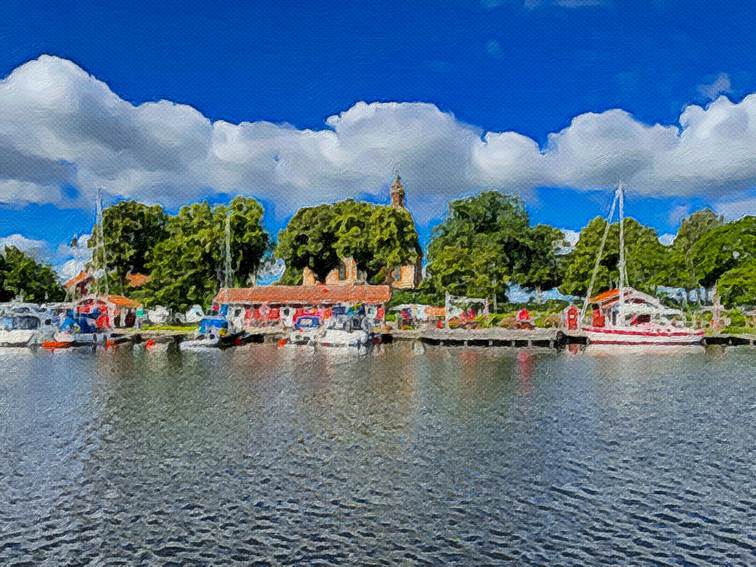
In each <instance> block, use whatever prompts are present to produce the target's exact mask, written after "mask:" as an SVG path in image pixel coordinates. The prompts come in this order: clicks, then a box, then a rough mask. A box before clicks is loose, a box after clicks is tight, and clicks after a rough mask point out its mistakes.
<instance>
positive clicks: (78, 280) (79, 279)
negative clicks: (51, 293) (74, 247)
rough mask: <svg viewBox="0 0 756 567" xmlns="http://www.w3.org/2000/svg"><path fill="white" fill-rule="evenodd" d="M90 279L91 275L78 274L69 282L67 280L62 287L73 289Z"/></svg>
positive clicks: (85, 273)
mask: <svg viewBox="0 0 756 567" xmlns="http://www.w3.org/2000/svg"><path fill="white" fill-rule="evenodd" d="M91 279H92V274H88V273H87V272H83V271H82V272H79V273H78V274H76V275H75V276H74V277H72V278H71V279H70V280H68V281H67V282H66V283H64V284H63V287H66V288H68V287H74V286H77V285H79V284H82V283H84V282H86V281H88V280H91Z"/></svg>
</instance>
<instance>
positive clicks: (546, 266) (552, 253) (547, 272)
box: [515, 224, 567, 302]
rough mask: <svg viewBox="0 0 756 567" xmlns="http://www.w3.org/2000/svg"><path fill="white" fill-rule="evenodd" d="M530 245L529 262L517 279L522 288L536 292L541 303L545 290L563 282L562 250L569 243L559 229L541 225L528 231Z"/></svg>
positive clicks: (537, 299)
mask: <svg viewBox="0 0 756 567" xmlns="http://www.w3.org/2000/svg"><path fill="white" fill-rule="evenodd" d="M528 245H529V247H530V251H529V254H528V262H527V264H526V266H525V268H524V270H522V271H521V273H519V274H517V275H516V276H515V278H516V280H517V283H519V284H520V285H521V286H522V287H524V288H526V289H532V290H534V291H535V295H536V301H538V302H540V299H541V292H542V291H543V290H546V289H551V288H554V287H557V286H558V285H559V284H560V283H561V282H562V270H563V267H564V266H563V264H564V262H563V259H564V256H563V255H562V250H564V248H565V247H566V246H567V242H566V240H565V238H564V233H563V232H562V231H561V230H559V229H558V228H554V227H553V226H548V225H545V224H539V225H537V226H534V227H533V228H532V229H530V231H528Z"/></svg>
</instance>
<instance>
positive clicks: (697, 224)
mask: <svg viewBox="0 0 756 567" xmlns="http://www.w3.org/2000/svg"><path fill="white" fill-rule="evenodd" d="M723 224H724V218H723V217H721V216H719V215H717V214H716V213H714V212H713V211H712V210H711V209H703V210H701V211H697V212H695V213H693V214H692V215H690V216H689V217H687V218H685V219H683V221H682V223H681V224H680V229H679V230H678V231H677V236H676V237H675V241H674V242H673V243H672V246H671V247H670V248H669V255H668V261H667V266H668V268H669V269H668V273H667V277H666V278H665V279H666V281H665V284H666V285H668V286H671V287H680V288H682V289H684V290H685V291H686V293H687V294H688V295H690V292H691V291H692V290H694V289H696V288H698V287H699V282H698V277H697V275H696V269H695V264H694V261H693V255H692V251H693V247H694V246H695V244H696V243H697V242H698V241H699V240H700V239H701V238H702V237H703V236H704V235H705V234H706V233H708V232H709V231H711V230H712V229H714V228H717V227H719V226H722V225H723Z"/></svg>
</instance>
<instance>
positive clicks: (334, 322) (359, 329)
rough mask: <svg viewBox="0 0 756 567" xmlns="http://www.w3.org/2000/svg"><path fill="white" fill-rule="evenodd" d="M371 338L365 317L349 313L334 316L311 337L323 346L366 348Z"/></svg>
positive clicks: (370, 342)
mask: <svg viewBox="0 0 756 567" xmlns="http://www.w3.org/2000/svg"><path fill="white" fill-rule="evenodd" d="M372 340H373V337H372V336H371V333H370V325H369V323H368V320H367V318H366V317H352V316H349V315H340V316H336V317H334V318H333V319H331V320H330V321H329V322H328V323H327V325H326V327H325V328H324V329H323V330H322V331H321V332H319V333H317V334H316V335H315V336H314V337H313V342H314V343H315V344H316V345H318V346H324V347H352V348H367V347H368V346H369V345H370V344H372Z"/></svg>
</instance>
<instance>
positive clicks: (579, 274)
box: [559, 217, 666, 295]
mask: <svg viewBox="0 0 756 567" xmlns="http://www.w3.org/2000/svg"><path fill="white" fill-rule="evenodd" d="M605 227H606V220H605V219H603V218H601V217H597V218H595V219H593V220H592V221H591V222H590V223H588V225H587V226H586V227H585V228H583V230H581V231H580V239H579V240H578V242H577V245H576V246H575V249H574V250H573V251H572V252H571V253H570V254H569V255H568V256H567V258H566V266H565V270H564V279H563V281H562V285H561V286H560V287H559V289H560V291H561V292H562V293H565V294H568V295H585V294H586V293H587V292H588V286H589V285H590V281H591V274H592V273H593V267H594V264H595V262H596V256H597V255H598V251H599V247H600V245H601V238H602V236H603V234H604V229H605ZM665 262H666V250H665V248H664V246H663V245H662V244H661V243H660V242H659V239H658V237H657V235H656V232H655V231H654V230H653V229H652V228H649V227H647V226H643V225H642V224H640V223H639V222H638V221H636V220H635V219H632V218H626V219H625V264H626V267H627V279H628V285H630V286H631V287H634V288H636V289H638V290H641V291H647V292H650V293H653V292H654V291H655V289H656V286H658V285H661V284H663V283H664V277H665ZM618 263H619V223H614V224H612V226H611V227H610V228H609V234H608V235H607V239H606V244H605V246H604V252H603V254H602V257H601V262H600V264H599V269H598V272H597V274H596V281H595V283H594V287H593V292H594V293H595V292H598V291H601V290H605V289H608V288H611V287H613V286H615V285H617V283H618V282H619V268H618Z"/></svg>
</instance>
